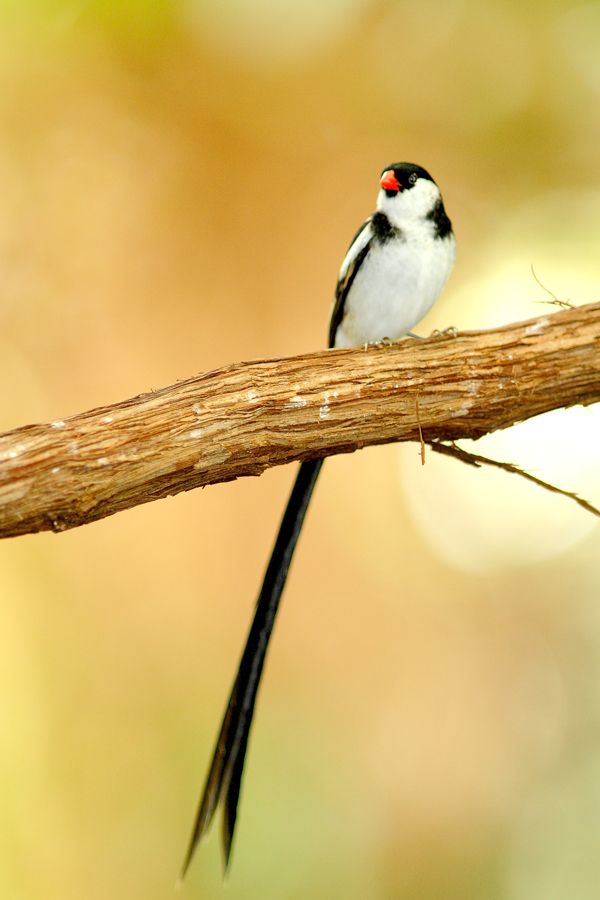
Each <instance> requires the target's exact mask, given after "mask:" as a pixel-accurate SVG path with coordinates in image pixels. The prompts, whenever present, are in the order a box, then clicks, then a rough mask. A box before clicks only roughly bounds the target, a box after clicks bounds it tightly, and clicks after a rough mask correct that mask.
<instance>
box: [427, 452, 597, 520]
mask: <svg viewBox="0 0 600 900" xmlns="http://www.w3.org/2000/svg"><path fill="white" fill-rule="evenodd" d="M427 443H428V444H429V446H430V447H431V449H432V450H435V452H436V453H441V454H442V455H443V456H452V457H453V458H454V459H460V460H461V462H464V463H466V464H467V465H468V466H475V468H477V469H479V468H480V467H481V466H493V467H494V468H495V469H502V470H503V471H504V472H511V473H512V474H513V475H520V476H521V478H526V479H527V481H532V482H533V483H534V484H537V485H539V486H540V487H543V488H545V489H546V490H547V491H550V492H551V493H553V494H562V496H563V497H569V498H570V499H571V500H574V501H575V503H578V504H579V506H582V507H583V509H585V510H587V511H588V512H591V513H592V514H593V515H595V516H598V517H600V510H598V509H596V507H595V506H592V504H591V503H588V501H587V500H584V499H583V498H582V497H578V496H577V494H574V493H572V492H571V491H563V490H562V488H557V487H555V486H554V485H553V484H548V482H547V481H542V479H541V478H536V477H535V475H530V474H529V472H524V471H523V469H521V468H519V466H515V465H514V464H513V463H504V462H498V460H495V459H488V457H487V456H477V454H475V453H469V452H468V451H467V450H463V449H462V448H461V447H457V446H456V444H455V443H454V442H452V443H450V444H441V443H439V442H438V441H427Z"/></svg>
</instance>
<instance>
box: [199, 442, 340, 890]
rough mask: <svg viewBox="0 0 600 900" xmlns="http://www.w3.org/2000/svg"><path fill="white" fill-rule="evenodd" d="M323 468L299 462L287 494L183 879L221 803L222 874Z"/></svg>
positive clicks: (315, 462)
mask: <svg viewBox="0 0 600 900" xmlns="http://www.w3.org/2000/svg"><path fill="white" fill-rule="evenodd" d="M322 465H323V460H322V459H313V460H309V461H308V462H304V463H302V465H301V466H300V471H299V472H298V476H297V478H296V481H295V484H294V487H293V489H292V493H291V495H290V499H289V501H288V505H287V508H286V511H285V514H284V516H283V520H282V522H281V526H280V528H279V534H278V535H277V540H276V541H275V546H274V547H273V553H272V554H271V559H270V560H269V565H268V566H267V571H266V573H265V578H264V581H263V586H262V588H261V592H260V594H259V597H258V600H257V602H256V612H255V613H254V620H253V622H252V626H251V628H250V633H249V634H248V640H247V641H246V646H245V648H244V652H243V654H242V659H241V661H240V665H239V668H238V672H237V675H236V679H235V682H234V684H233V688H232V690H231V696H230V698H229V703H228V705H227V709H226V711H225V716H224V718H223V724H222V725H221V732H220V734H219V738H218V740H217V745H216V747H215V752H214V755H213V758H212V763H211V766H210V769H209V771H208V775H207V778H206V784H205V786H204V793H203V794H202V799H201V801H200V807H199V809H198V814H197V816H196V822H195V824H194V831H193V833H192V838H191V841H190V846H189V849H188V852H187V855H186V858H185V862H184V864H183V870H182V873H181V877H182V878H183V876H184V875H185V873H186V871H187V869H188V867H189V864H190V862H191V861H192V857H193V855H194V852H195V850H196V847H197V846H198V843H199V841H200V839H201V838H202V836H203V835H204V834H205V833H206V832H207V831H208V828H209V826H210V823H211V821H212V818H213V816H214V814H215V812H216V810H217V807H218V806H219V805H220V804H221V803H222V804H223V834H222V841H223V867H224V870H225V871H227V867H228V865H229V859H230V856H231V842H232V840H233V832H234V829H235V820H236V816H237V807H238V800H239V796H240V785H241V782H242V772H243V769H244V759H245V756H246V747H247V745H248V735H249V734H250V726H251V724H252V714H253V713H254V704H255V702H256V694H257V691H258V685H259V682H260V676H261V673H262V669H263V665H264V661H265V655H266V652H267V646H268V644H269V638H270V637H271V632H272V631H273V625H274V623H275V616H276V615H277V608H278V606H279V600H280V599H281V594H282V593H283V589H284V587H285V581H286V578H287V574H288V570H289V567H290V563H291V561H292V556H293V553H294V549H295V547H296V542H297V540H298V537H299V535H300V530H301V528H302V523H303V521H304V516H305V514H306V510H307V508H308V504H309V502H310V498H311V496H312V492H313V489H314V486H315V483H316V481H317V477H318V475H319V472H320V471H321V466H322Z"/></svg>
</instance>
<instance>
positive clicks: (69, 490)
mask: <svg viewBox="0 0 600 900" xmlns="http://www.w3.org/2000/svg"><path fill="white" fill-rule="evenodd" d="M599 344H600V304H594V305H591V306H586V307H579V308H574V309H567V310H564V311H561V312H557V313H554V314H552V315H545V316H542V317H540V318H537V319H531V320H529V321H527V322H521V323H517V324H514V325H507V326H505V327H503V328H496V329H493V330H490V331H477V332H461V333H459V334H456V335H447V336H446V335H443V336H439V337H432V338H430V339H429V340H427V341H417V340H413V339H405V340H404V341H401V342H399V343H398V344H393V345H391V346H389V347H387V346H383V347H377V348H375V347H372V348H368V349H367V350H364V349H360V350H327V351H324V352H321V353H313V354H310V355H307V356H298V357H293V358H290V359H275V360H264V361H259V362H250V363H239V364H235V365H231V366H228V367H226V368H223V369H218V370H216V371H214V372H209V373H207V374H204V375H200V376H198V377H197V378H191V379H189V380H187V381H182V382H179V383H178V384H175V385H171V386H170V387H166V388H163V389H161V390H159V391H156V392H154V393H151V394H141V395H140V396H138V397H134V398H133V399H131V400H125V401H123V402H122V403H117V404H115V405H113V406H106V407H102V408H100V409H95V410H92V411H90V412H86V413H82V414H81V415H77V416H73V417H72V418H70V419H65V420H64V421H57V422H52V423H50V424H47V425H30V426H27V427H25V428H19V429H17V430H15V431H11V432H9V433H7V434H4V435H0V537H11V536H15V535H19V534H26V533H28V532H36V531H43V530H50V529H51V530H53V531H64V530H65V529H67V528H73V527H75V526H77V525H83V524H85V523H87V522H92V521H94V520H95V519H100V518H102V517H104V516H109V515H112V513H115V512H118V511H119V510H122V509H128V508H129V507H132V506H136V505H137V504H139V503H148V502H149V501H150V500H157V499H159V498H161V497H166V496H168V495H169V494H176V493H178V492H179V491H188V490H191V489H192V488H196V487H200V486H201V485H206V484H214V483H216V482H219V481H230V480H232V479H234V478H239V477H241V476H243V475H260V474H261V472H263V471H264V470H265V469H266V468H268V467H269V466H276V465H283V464H285V463H288V462H292V461H294V460H303V459H310V458H314V457H322V456H333V455H334V454H336V453H350V452H352V451H354V450H357V449H359V448H361V447H365V446H367V445H370V444H384V443H390V442H393V441H411V440H419V439H420V432H421V433H422V435H423V438H424V440H426V441H446V440H456V439H459V438H478V437H480V436H481V435H483V434H486V433H488V432H490V431H495V430H497V429H499V428H507V427H509V426H510V425H513V424H515V423H516V422H519V421H522V420H524V419H528V418H530V417H531V416H535V415H538V413H542V412H547V411H548V410H551V409H556V408H558V407H567V406H573V405H575V404H584V405H588V404H590V403H595V402H597V401H599V400H600V354H599V353H598V348H599Z"/></svg>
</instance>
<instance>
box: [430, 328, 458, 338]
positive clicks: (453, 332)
mask: <svg viewBox="0 0 600 900" xmlns="http://www.w3.org/2000/svg"><path fill="white" fill-rule="evenodd" d="M458 334H459V331H458V328H456V327H455V326H454V325H450V327H449V328H444V330H443V331H439V329H437V328H434V330H433V331H432V332H431V334H430V335H429V337H430V338H438V339H441V338H447V337H458Z"/></svg>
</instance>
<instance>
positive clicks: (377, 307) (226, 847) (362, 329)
mask: <svg viewBox="0 0 600 900" xmlns="http://www.w3.org/2000/svg"><path fill="white" fill-rule="evenodd" d="M379 184H380V191H379V196H378V198H377V209H376V210H375V212H374V213H373V215H372V216H369V218H368V219H367V220H366V222H365V223H364V224H363V225H362V227H361V228H360V229H359V231H358V232H357V233H356V235H355V237H354V240H353V241H352V243H351V244H350V249H349V250H348V253H347V254H346V258H345V259H344V261H343V263H342V267H341V269H340V274H339V278H338V283H337V287H336V290H335V299H334V303H333V309H332V313H331V319H330V325H329V347H359V346H362V345H366V344H373V343H379V342H383V341H386V340H389V341H397V340H399V339H400V338H402V337H404V336H406V335H409V334H410V333H411V329H412V328H414V326H415V325H416V324H417V323H418V322H420V321H421V319H422V318H423V317H424V316H425V315H426V313H428V312H429V310H430V309H431V307H432V306H433V304H434V303H435V301H436V300H437V298H438V297H439V295H440V294H441V292H442V290H443V289H444V285H445V284H446V281H447V279H448V276H449V275H450V270H451V269H452V266H453V264H454V258H455V256H456V241H455V239H454V233H453V231H452V225H451V223H450V219H449V218H448V216H447V215H446V211H445V209H444V204H443V203H442V196H441V194H440V191H439V189H438V186H437V185H436V183H435V181H434V180H433V178H432V177H431V175H429V173H428V172H426V171H425V169H422V168H421V167H420V166H416V165H413V164H412V163H394V164H393V165H390V166H387V167H386V168H385V169H384V171H383V174H382V176H381V179H380V181H379ZM412 336H413V337H416V335H412ZM322 465H323V460H322V459H314V460H309V461H308V462H304V463H302V464H301V465H300V470H299V472H298V476H297V478H296V482H295V484H294V487H293V489H292V493H291V496H290V499H289V501H288V505H287V508H286V511H285V513H284V516H283V520H282V522H281V526H280V529H279V534H278V535H277V540H276V541H275V546H274V548H273V552H272V555H271V559H270V561H269V564H268V566H267V571H266V573H265V578H264V582H263V585H262V588H261V591H260V594H259V597H258V600H257V603H256V611H255V614H254V619H253V622H252V626H251V628H250V633H249V635H248V640H247V642H246V647H245V649H244V652H243V654H242V659H241V661H240V665H239V668H238V672H237V676H236V679H235V681H234V684H233V688H232V691H231V696H230V698H229V703H228V705H227V709H226V711H225V716H224V718H223V723H222V725H221V731H220V734H219V737H218V740H217V745H216V747H215V751H214V755H213V759H212V763H211V766H210V769H209V771H208V776H207V778H206V784H205V786H204V792H203V794H202V799H201V801H200V807H199V809H198V814H197V816H196V821H195V824H194V830H193V833H192V838H191V841H190V845H189V849H188V852H187V856H186V859H185V863H184V866H183V871H182V877H183V875H185V872H186V871H187V869H188V866H189V864H190V862H191V860H192V857H193V855H194V851H195V850H196V847H197V845H198V842H199V841H200V839H201V838H202V836H203V835H204V834H205V833H206V832H207V830H208V828H209V826H210V823H211V821H212V818H213V816H214V814H215V812H216V810H217V808H218V807H219V806H221V805H222V807H223V825H222V841H223V844H222V846H223V865H224V870H225V871H226V870H227V867H228V865H229V861H230V858H231V844H232V840H233V834H234V830H235V822H236V816H237V809H238V800H239V795H240V786H241V781H242V773H243V769H244V760H245V756H246V749H247V745H248V736H249V734H250V726H251V724H252V715H253V713H254V705H255V702H256V694H257V691H258V685H259V682H260V676H261V673H262V669H263V664H264V661H265V655H266V652H267V646H268V643H269V638H270V636H271V632H272V630H273V624H274V621H275V616H276V614H277V608H278V606H279V600H280V598H281V594H282V592H283V588H284V586H285V582H286V578H287V574H288V570H289V567H290V563H291V560H292V555H293V553H294V549H295V547H296V542H297V540H298V537H299V535H300V530H301V528H302V523H303V521H304V516H305V514H306V510H307V508H308V504H309V501H310V498H311V495H312V492H313V489H314V486H315V483H316V480H317V477H318V475H319V472H320V470H321V466H322Z"/></svg>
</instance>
